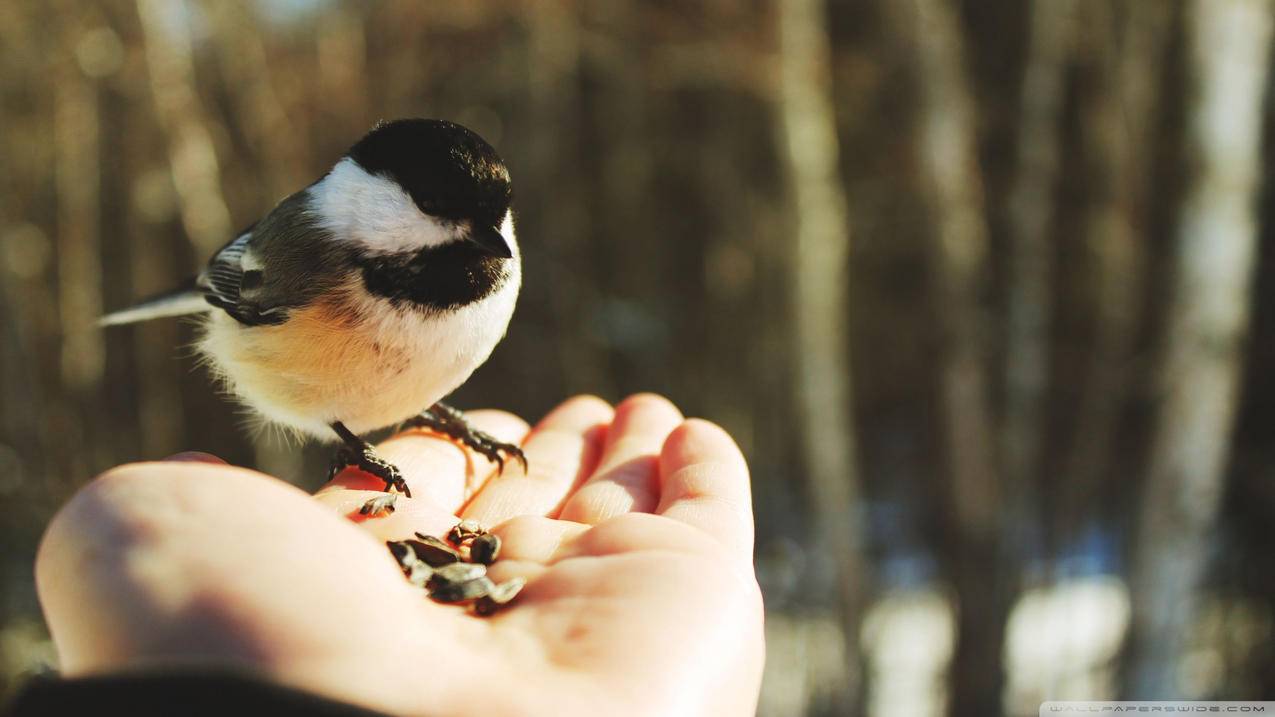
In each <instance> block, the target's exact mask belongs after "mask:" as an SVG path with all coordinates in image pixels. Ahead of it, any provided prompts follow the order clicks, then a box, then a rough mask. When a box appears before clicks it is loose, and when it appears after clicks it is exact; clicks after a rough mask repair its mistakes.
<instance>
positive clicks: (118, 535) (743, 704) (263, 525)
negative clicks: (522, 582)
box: [37, 395, 762, 715]
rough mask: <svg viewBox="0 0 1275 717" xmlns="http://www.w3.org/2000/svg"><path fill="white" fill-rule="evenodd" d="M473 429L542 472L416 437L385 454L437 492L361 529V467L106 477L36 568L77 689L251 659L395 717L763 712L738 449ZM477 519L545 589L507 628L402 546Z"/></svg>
mask: <svg viewBox="0 0 1275 717" xmlns="http://www.w3.org/2000/svg"><path fill="white" fill-rule="evenodd" d="M470 418H471V420H473V421H474V422H475V423H477V424H478V425H479V426H480V427H481V428H483V429H485V430H487V431H488V432H490V433H493V434H494V435H496V436H497V437H499V438H501V439H502V440H506V441H510V442H516V443H519V444H521V445H522V446H523V448H524V450H525V451H526V454H527V458H528V462H529V465H530V472H529V473H525V472H523V471H522V469H521V466H519V465H517V464H516V463H515V464H512V465H509V466H507V467H506V469H505V471H504V473H503V474H501V475H495V470H494V466H493V465H491V464H489V463H487V462H486V461H485V460H484V459H483V458H481V457H479V456H476V455H473V454H470V453H467V452H465V451H463V450H461V449H460V448H458V447H457V446H455V445H454V444H452V443H450V442H447V441H445V440H442V439H439V438H436V437H434V436H432V435H430V434H428V433H425V432H421V431H409V432H407V433H403V434H399V435H398V436H395V437H394V438H391V439H390V440H388V441H386V442H385V443H383V444H382V445H381V446H380V447H379V450H380V451H381V453H382V455H384V456H385V457H386V458H388V459H389V460H391V461H392V462H394V463H396V464H397V465H398V466H399V467H400V468H401V469H402V470H403V472H404V475H405V476H406V477H407V480H408V482H409V484H410V485H411V488H412V494H413V495H414V496H416V498H413V499H403V498H400V500H399V503H398V510H397V511H396V512H395V513H394V514H392V515H390V516H388V517H384V518H375V519H368V520H358V521H352V520H349V519H347V518H349V517H351V516H354V517H357V509H358V507H359V506H360V505H362V503H363V502H364V501H365V500H366V499H367V498H368V497H370V496H372V495H374V494H375V493H374V490H375V487H376V486H378V485H380V481H379V480H378V479H375V478H371V477H369V476H365V475H363V474H361V473H359V472H358V471H356V470H354V469H350V470H347V471H346V472H344V473H342V474H341V475H339V476H337V477H336V479H335V480H333V481H332V482H331V483H329V484H328V485H326V486H324V487H323V488H322V489H321V490H320V491H319V492H318V493H316V494H315V495H314V496H310V495H307V494H305V493H303V492H301V491H299V490H297V489H295V488H292V487H290V486H288V485H286V484H284V483H282V482H279V481H276V480H273V479H270V478H268V477H266V476H263V475H261V474H259V473H256V472H253V471H249V470H245V469H240V468H234V467H230V466H227V465H224V464H221V463H219V462H213V460H212V459H210V458H206V459H204V460H195V461H187V462H163V463H143V464H133V465H129V466H123V467H121V468H117V469H115V470H114V471H111V472H109V473H107V474H106V475H104V476H102V477H101V478H99V479H97V480H96V481H94V482H93V483H92V484H91V485H90V486H89V487H88V488H86V489H85V490H84V491H82V492H81V493H80V494H79V495H77V496H76V498H74V499H73V500H72V501H71V503H70V504H68V506H67V507H66V508H65V509H63V511H62V512H61V513H59V515H58V517H57V518H55V519H54V522H53V524H52V525H51V526H50V529H49V531H48V533H47V535H46V537H45V541H44V544H43V545H42V546H41V551H40V556H39V560H38V562H37V579H38V586H39V589H40V596H41V600H42V603H43V605H44V609H45V612H46V615H47V617H48V621H49V625H50V629H51V631H52V633H53V637H54V639H55V642H56V644H57V647H58V652H59V655H60V657H61V660H62V668H63V671H64V673H66V674H67V675H69V676H78V675H86V674H101V673H109V672H116V671H120V670H127V669H146V668H148V667H155V666H171V665H174V664H186V665H189V664H196V665H231V666H238V667H244V668H247V669H249V670H252V671H254V672H256V673H258V674H262V675H264V676H266V677H267V678H269V679H273V680H276V681H279V682H282V683H284V684H288V685H292V686H295V687H299V688H302V689H306V690H310V691H313V692H317V693H320V694H325V695H328V696H330V697H334V698H337V699H342V700H346V701H350V702H354V703H359V704H363V705H366V706H369V707H374V708H377V709H381V710H385V711H388V712H392V713H396V714H419V715H461V714H464V715H474V714H483V713H484V712H483V710H486V711H487V712H486V713H488V714H542V713H543V714H555V715H558V714H609V715H611V714H615V715H619V714H660V715H673V714H714V715H717V714H720V715H729V714H751V713H752V710H753V709H754V706H755V701H756V697H757V690H758V685H759V681H760V673H761V663H762V634H761V622H762V619H761V614H762V613H761V600H760V596H759V593H758V590H757V584H756V581H755V579H754V577H753V571H752V565H751V556H752V514H751V506H750V498H749V490H748V475H747V468H746V466H745V464H744V460H743V458H742V456H741V455H740V453H739V450H738V448H736V446H735V444H734V442H733V441H731V439H730V437H729V436H727V435H726V434H725V433H724V432H723V431H722V430H721V429H720V428H717V427H716V426H714V425H712V424H710V423H707V422H704V421H698V420H693V419H692V420H683V418H682V416H681V414H680V413H679V412H678V411H677V409H676V408H675V407H673V406H672V404H670V403H668V402H667V401H666V400H664V399H662V398H659V397H655V396H650V395H642V396H635V397H633V398H630V399H628V400H626V401H625V402H624V403H622V404H620V405H619V406H618V407H617V408H615V409H612V408H611V407H610V406H609V405H607V404H606V403H604V402H602V401H601V400H599V399H596V398H589V397H580V398H575V399H572V400H570V401H567V402H566V403H564V404H562V405H561V406H559V407H558V408H557V409H555V410H554V411H553V412H552V413H551V414H550V415H549V416H547V417H546V418H545V419H544V420H543V421H541V422H540V423H539V424H538V425H537V426H536V427H535V428H534V429H529V428H528V426H527V425H526V424H525V423H524V422H522V421H521V420H520V419H518V418H516V417H514V416H511V415H509V414H506V413H502V412H497V411H475V412H472V413H470ZM460 517H468V518H475V519H477V520H479V521H480V522H482V523H483V524H484V525H487V526H493V532H496V533H497V534H499V535H500V536H501V537H502V538H503V540H504V548H503V551H502V555H501V560H500V561H499V562H498V563H497V564H496V565H494V566H493V567H492V568H491V575H492V578H493V579H495V580H496V581H498V582H500V581H503V580H507V579H509V578H510V577H513V576H523V577H526V578H527V580H528V584H527V587H526V588H525V589H524V590H523V591H522V593H521V594H520V595H519V597H518V599H517V601H516V602H515V603H514V604H513V605H512V606H511V607H509V608H508V609H506V610H504V611H502V612H500V613H497V614H496V615H495V616H493V617H489V618H480V617H476V616H474V615H472V614H471V613H470V612H468V611H465V610H463V609H461V608H458V607H454V606H446V605H439V604H435V603H433V602H431V601H430V600H428V599H426V598H425V597H424V595H423V593H422V591H421V590H420V589H418V588H415V587H413V586H412V585H410V584H409V583H407V582H406V581H405V580H404V579H403V577H402V574H401V572H400V571H399V568H398V566H397V564H396V563H395V561H394V560H393V559H392V558H391V556H390V555H389V553H388V551H387V550H386V549H385V546H384V541H385V540H390V539H401V538H404V537H408V536H410V535H412V533H414V532H416V531H420V532H424V533H429V534H433V535H441V534H443V533H444V532H445V531H446V530H447V529H448V528H450V527H451V526H452V525H454V524H455V523H456V522H457V520H458V519H459V518H460Z"/></svg>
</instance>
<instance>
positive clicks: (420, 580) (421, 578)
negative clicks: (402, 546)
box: [403, 560, 434, 588]
mask: <svg viewBox="0 0 1275 717" xmlns="http://www.w3.org/2000/svg"><path fill="white" fill-rule="evenodd" d="M403 572H404V573H406V574H407V581H408V582H409V583H411V584H413V585H415V586H416V587H418V588H423V587H425V585H426V584H427V583H429V581H430V578H432V577H434V569H433V568H431V567H430V566H428V565H426V564H425V563H424V562H422V561H420V560H417V561H416V562H414V563H412V566H411V567H410V568H407V569H406V570H404V571H403Z"/></svg>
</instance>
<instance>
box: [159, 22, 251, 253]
mask: <svg viewBox="0 0 1275 717" xmlns="http://www.w3.org/2000/svg"><path fill="white" fill-rule="evenodd" d="M137 13H138V16H139V17H140V18H141V21H142V34H143V36H144V37H145V43H146V67H147V70H148V72H149V73H150V82H151V94H152V95H153V96H154V99H155V109H156V114H157V115H158V117H159V123H160V126H161V127H163V129H164V134H165V135H166V136H167V139H168V159H169V164H170V165H171V167H172V172H173V184H174V185H175V186H176V188H177V197H178V201H179V203H180V208H181V218H182V225H183V226H184V227H185V229H186V235H187V237H188V238H189V239H190V241H191V242H192V244H193V245H194V248H195V250H196V253H197V254H199V255H201V256H204V257H207V256H211V255H212V253H213V252H214V251H216V250H217V249H219V248H221V246H222V245H223V244H225V243H226V242H227V241H229V240H230V239H231V238H233V237H231V232H232V231H234V229H233V228H232V226H231V222H230V211H229V210H228V209H227V208H226V200H225V198H224V196H223V195H222V191H221V170H220V167H219V166H218V164H217V152H216V148H215V146H214V145H213V138H212V133H211V132H210V131H209V129H208V123H207V121H206V118H205V113H204V110H203V107H202V105H201V103H200V100H199V95H198V94H197V92H196V91H195V60H194V57H193V52H194V49H193V47H192V42H193V40H192V38H191V32H190V27H189V26H188V24H187V23H188V22H189V18H188V17H187V16H186V15H185V14H184V13H183V12H180V11H178V10H176V9H175V8H174V6H171V5H168V4H167V3H164V2H162V0H137Z"/></svg>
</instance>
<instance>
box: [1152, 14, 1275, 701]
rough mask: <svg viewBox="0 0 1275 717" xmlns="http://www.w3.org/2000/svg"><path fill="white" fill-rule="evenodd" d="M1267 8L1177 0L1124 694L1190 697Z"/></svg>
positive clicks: (1249, 244)
mask: <svg viewBox="0 0 1275 717" xmlns="http://www.w3.org/2000/svg"><path fill="white" fill-rule="evenodd" d="M1271 13H1272V6H1271V4H1270V3H1269V2H1267V1H1266V0H1194V2H1192V3H1191V4H1190V5H1189V6H1188V16H1187V33H1188V51H1189V57H1188V63H1189V65H1188V67H1189V71H1190V83H1191V88H1192V90H1193V92H1194V94H1193V103H1192V105H1191V106H1190V108H1189V124H1188V133H1189V142H1190V149H1191V151H1192V153H1193V154H1192V155H1191V156H1192V158H1193V160H1194V163H1195V164H1194V171H1192V172H1191V173H1190V176H1191V177H1192V179H1191V183H1190V185H1189V186H1188V188H1187V190H1186V195H1185V201H1184V203H1183V208H1182V212H1181V215H1180V219H1179V226H1178V237H1177V267H1176V270H1177V277H1176V280H1175V283H1174V286H1173V295H1172V297H1171V302H1172V303H1171V307H1170V313H1169V319H1168V335H1167V345H1166V347H1165V356H1164V360H1165V364H1164V367H1163V376H1162V378H1163V399H1162V404H1161V407H1160V412H1159V419H1158V421H1159V425H1158V429H1157V433H1156V436H1155V438H1154V441H1153V444H1152V453H1151V456H1150V465H1149V469H1148V475H1147V481H1146V486H1145V489H1146V492H1145V494H1144V496H1143V499H1142V502H1141V506H1142V515H1141V516H1140V518H1141V521H1140V525H1139V533H1138V543H1137V545H1136V547H1135V556H1136V562H1135V565H1134V575H1133V604H1134V605H1135V606H1137V609H1136V610H1135V611H1134V632H1133V635H1132V640H1133V642H1132V645H1131V648H1132V650H1131V655H1132V668H1133V669H1132V674H1131V678H1132V682H1131V685H1132V689H1133V695H1134V696H1135V697H1141V698H1153V697H1154V698H1158V699H1167V698H1171V697H1175V696H1181V697H1191V695H1186V694H1183V692H1182V689H1183V688H1182V686H1181V685H1179V683H1178V682H1177V680H1176V676H1177V672H1178V658H1179V657H1181V654H1182V648H1183V646H1184V644H1185V640H1186V636H1187V632H1188V630H1189V629H1190V628H1191V626H1192V625H1193V623H1194V620H1195V618H1196V607H1197V591H1198V589H1199V587H1200V584H1201V581H1202V578H1203V575H1204V571H1205V568H1206V561H1207V556H1208V552H1209V548H1210V544H1211V542H1212V535H1213V523H1214V520H1215V518H1216V516H1217V511H1218V506H1219V502H1220V499H1221V496H1222V492H1223V487H1224V483H1225V481H1224V471H1225V469H1226V462H1227V458H1228V449H1229V443H1230V434H1231V428H1232V424H1233V421H1234V417H1235V410H1236V403H1237V391H1238V386H1239V379H1240V370H1241V366H1242V359H1243V348H1244V341H1245V338H1246V334H1247V328H1248V321H1249V302H1250V297H1249V290H1250V286H1251V278H1252V277H1251V274H1252V269H1253V263H1254V257H1255V241H1256V229H1257V227H1256V215H1255V209H1254V201H1255V199H1256V193H1257V189H1258V183H1259V180H1260V172H1259V161H1260V159H1261V157H1262V152H1261V140H1262V118H1263V114H1262V109H1263V99H1264V98H1265V88H1266V84H1267V79H1268V72H1269V50H1270V39H1271V26H1272V17H1271Z"/></svg>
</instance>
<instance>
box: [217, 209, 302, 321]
mask: <svg viewBox="0 0 1275 717" xmlns="http://www.w3.org/2000/svg"><path fill="white" fill-rule="evenodd" d="M255 227H256V225H254V226H253V227H249V228H248V229H247V230H245V231H244V232H243V233H241V234H240V235H239V236H237V237H235V238H234V240H232V241H231V242H230V243H229V244H227V245H226V246H224V247H222V248H221V250H220V251H218V252H217V253H216V254H214V255H213V257H212V259H210V260H209V261H208V268H206V269H204V272H203V273H202V274H200V275H199V278H198V279H196V280H195V284H196V286H198V287H199V289H200V290H202V291H203V294H204V299H205V301H207V303H209V304H211V305H212V306H213V307H215V308H218V309H221V310H222V311H224V312H226V313H227V314H229V315H230V316H231V317H232V318H234V319H235V320H236V321H238V322H239V323H241V324H246V325H248V326H272V325H276V324H281V323H283V322H284V321H287V319H288V311H287V310H288V308H289V306H288V302H287V301H285V300H284V297H279V296H271V295H270V293H269V292H268V291H267V290H266V283H265V277H264V267H263V265H262V263H261V260H260V259H259V258H257V257H256V254H257V253H259V251H260V249H259V247H257V246H254V237H255V236H256V235H255V234H254V232H253V230H254V229H255ZM256 244H260V242H256Z"/></svg>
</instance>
